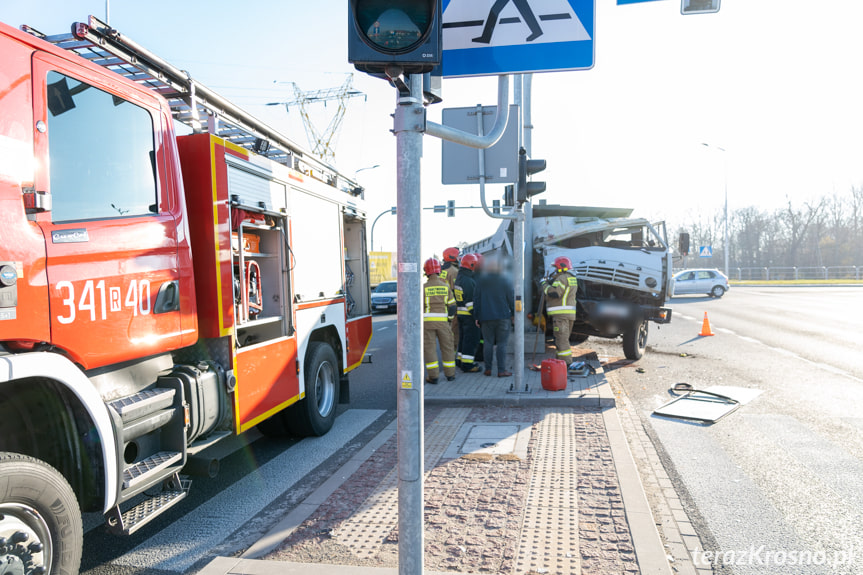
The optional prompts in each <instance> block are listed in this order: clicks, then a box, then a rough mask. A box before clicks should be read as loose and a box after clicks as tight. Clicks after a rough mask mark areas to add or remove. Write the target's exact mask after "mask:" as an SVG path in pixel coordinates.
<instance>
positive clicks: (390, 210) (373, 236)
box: [369, 206, 396, 251]
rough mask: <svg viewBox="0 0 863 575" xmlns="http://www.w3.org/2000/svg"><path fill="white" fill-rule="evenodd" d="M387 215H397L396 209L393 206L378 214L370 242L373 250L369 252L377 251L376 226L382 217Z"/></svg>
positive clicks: (373, 223)
mask: <svg viewBox="0 0 863 575" xmlns="http://www.w3.org/2000/svg"><path fill="white" fill-rule="evenodd" d="M387 214H392V215H396V207H395V206H393V207H391V208H390V209H388V210H384V211H382V212H381V213H379V214H378V217H376V218H375V221H373V222H372V237H371V241H370V242H369V243H370V244H371V248H372V249H371V250H369V251H375V224H376V223H378V220H379V219H381V216H385V215H387Z"/></svg>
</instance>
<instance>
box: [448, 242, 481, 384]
mask: <svg viewBox="0 0 863 575" xmlns="http://www.w3.org/2000/svg"><path fill="white" fill-rule="evenodd" d="M478 264H479V260H478V258H477V257H476V254H466V255H465V256H464V257H462V258H461V267H460V268H459V272H458V277H457V278H456V279H455V301H456V306H458V328H459V335H458V352H459V357H460V359H461V369H462V371H464V372H467V373H476V372H477V371H482V368H481V367H480V366H479V365H477V363H476V360H475V356H476V350H477V346H479V327H478V326H477V325H476V320H475V319H474V317H473V292H474V289H475V287H476V281H475V280H474V277H473V275H474V272H475V271H476V269H477V265H478Z"/></svg>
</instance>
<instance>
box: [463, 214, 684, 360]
mask: <svg viewBox="0 0 863 575" xmlns="http://www.w3.org/2000/svg"><path fill="white" fill-rule="evenodd" d="M631 214H632V210H631V209H622V208H596V207H581V206H559V205H544V204H540V205H535V206H533V207H532V209H529V210H527V218H526V222H525V238H528V240H527V241H526V246H525V254H524V255H525V258H524V259H525V275H526V281H525V291H524V294H525V302H526V308H527V310H528V311H534V310H537V309H538V308H539V305H540V299H541V294H540V291H539V289H538V285H539V280H540V279H541V278H542V277H543V276H546V275H547V274H548V273H549V270H551V267H552V262H553V261H554V258H556V257H558V256H567V257H568V258H569V259H570V260H571V261H572V265H573V267H574V268H575V269H574V272H575V274H576V276H577V277H578V296H577V297H578V303H577V312H576V320H575V324H574V325H573V331H572V336H571V338H570V340H571V341H572V343H573V344H579V343H582V342H584V341H585V340H587V338H588V337H590V336H595V337H603V338H616V337H622V338H623V351H624V355H625V356H626V357H627V359H632V360H637V359H641V357H642V356H643V355H644V351H645V349H646V348H647V337H648V331H649V330H648V326H649V324H650V322H654V323H657V324H664V323H669V322H670V321H671V309H670V308H667V307H664V306H665V301H666V299H668V298H669V297H670V296H671V281H672V280H671V270H672V261H671V251H670V249H669V243H668V237H667V232H666V228H665V223H664V222H658V223H651V222H650V221H648V220H646V219H641V218H631V217H630V216H631ZM512 237H513V234H512V223H511V222H510V221H509V220H507V221H504V222H503V223H502V224H501V227H500V228H499V229H498V231H497V233H495V235H493V236H491V237H489V238H486V239H484V240H482V241H479V242H476V243H475V244H472V245H470V246H467V248H465V251H466V252H478V253H481V254H484V255H485V254H490V253H498V254H500V255H502V256H511V255H512V253H513V252H512V250H513V244H512ZM546 323H547V325H549V326H550V325H551V322H546Z"/></svg>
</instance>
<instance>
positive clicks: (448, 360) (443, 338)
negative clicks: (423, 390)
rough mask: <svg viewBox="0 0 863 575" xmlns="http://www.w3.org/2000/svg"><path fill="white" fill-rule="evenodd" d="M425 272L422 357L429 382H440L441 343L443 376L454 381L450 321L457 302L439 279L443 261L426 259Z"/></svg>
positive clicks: (453, 356) (453, 351) (447, 287)
mask: <svg viewBox="0 0 863 575" xmlns="http://www.w3.org/2000/svg"><path fill="white" fill-rule="evenodd" d="M423 271H424V272H425V274H426V276H427V277H428V279H427V280H426V283H425V285H424V286H423V355H424V357H425V364H426V372H427V373H428V375H427V377H426V381H427V382H428V383H437V382H438V376H439V374H440V370H439V364H438V357H437V346H438V344H440V353H441V359H442V360H443V373H444V375H445V376H446V378H447V381H452V380H454V379H455V348H454V347H453V343H452V328H451V327H450V322H451V321H452V318H453V316H454V315H455V312H456V301H455V296H454V295H453V292H452V289H450V287H449V285H448V284H447V283H446V282H445V281H444V280H443V279H441V277H440V273H441V266H440V262H439V261H437V260H436V259H434V258H430V259H428V260H426V263H425V264H424V265H423Z"/></svg>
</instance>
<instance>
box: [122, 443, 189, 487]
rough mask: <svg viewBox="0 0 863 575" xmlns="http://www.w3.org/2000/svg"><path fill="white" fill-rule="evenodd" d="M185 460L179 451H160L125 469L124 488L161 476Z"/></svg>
mask: <svg viewBox="0 0 863 575" xmlns="http://www.w3.org/2000/svg"><path fill="white" fill-rule="evenodd" d="M182 460H183V454H182V453H180V452H179V451H160V452H159V453H156V454H155V455H151V456H150V457H148V458H147V459H144V460H142V461H139V462H138V463H135V464H134V465H130V466H129V467H127V468H126V469H125V470H124V471H123V489H132V488H134V487H137V486H139V485H141V484H143V483H147V482H150V481H152V480H153V478H161V477H162V476H164V472H165V470H166V469H167V468H168V467H170V466H172V465H176V464H178V463H181V462H182Z"/></svg>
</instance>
